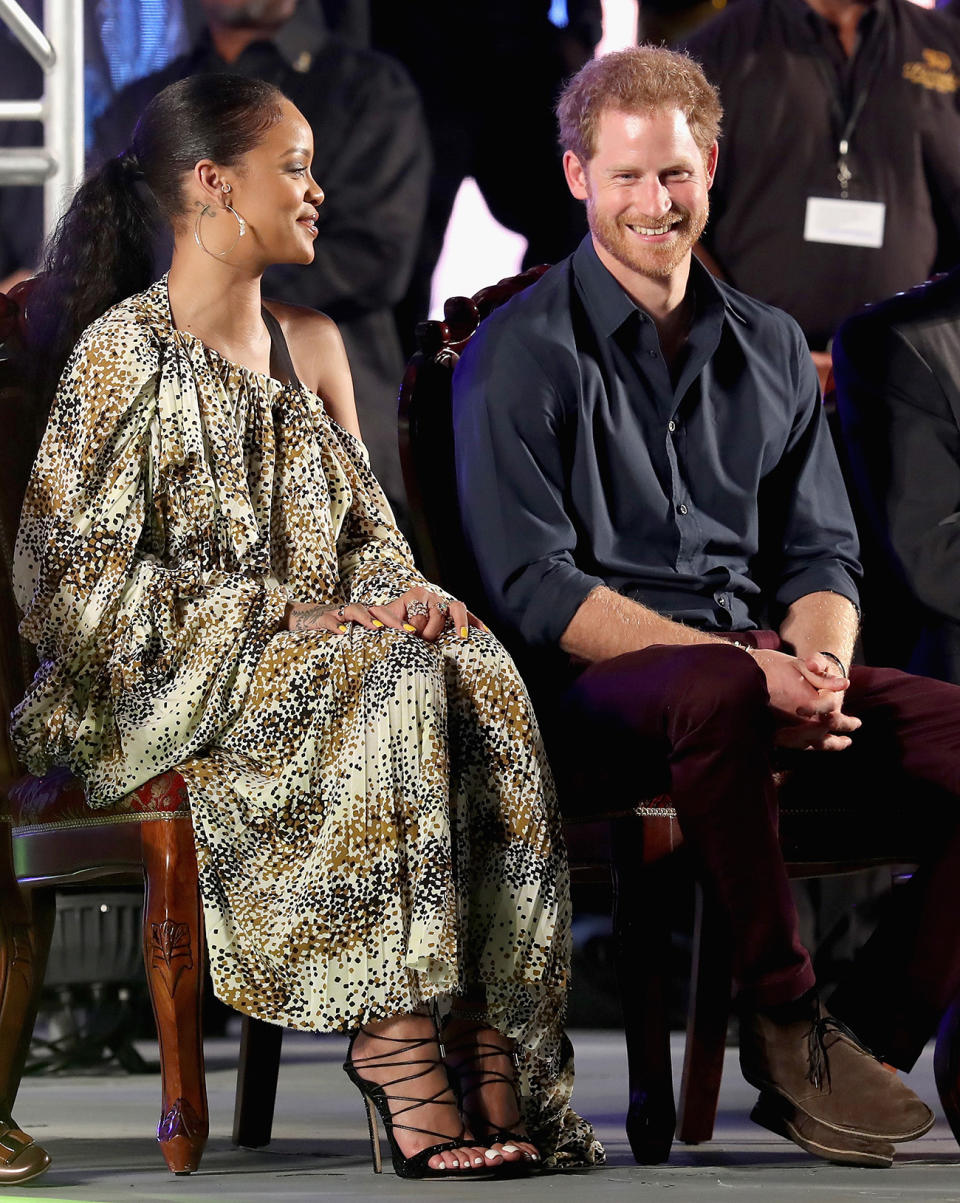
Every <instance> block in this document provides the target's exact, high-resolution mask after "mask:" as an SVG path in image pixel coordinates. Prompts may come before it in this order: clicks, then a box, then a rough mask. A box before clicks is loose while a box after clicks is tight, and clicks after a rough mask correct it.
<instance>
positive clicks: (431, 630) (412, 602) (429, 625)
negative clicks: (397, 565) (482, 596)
mask: <svg viewBox="0 0 960 1203" xmlns="http://www.w3.org/2000/svg"><path fill="white" fill-rule="evenodd" d="M370 613H371V614H373V615H375V616H376V617H377V618H379V619H380V620H381V621H382V622H383V625H384V626H390V627H393V626H400V627H402V628H403V629H404V630H405V631H410V632H411V633H415V634H417V635H420V636H421V638H423V639H426V641H427V642H428V643H433V641H434V640H435V639H437V638H438V637H439V636H440V634H441V632H442V631H443V629H444V627H445V626H447V625H448V624H449V625H450V626H452V627H453V629H454V630H455V631H456V632H457V634H458V635H459V636H460V638H461V639H466V638H467V634H468V632H469V628H470V627H479V628H480V630H481V631H485V630H486V629H487V628H486V627H485V626H484V624H483V623H482V622H481V621H480V619H479V618H477V617H476V615H474V614H471V613H470V611H469V610H468V609H467V607H466V606H465V605H464V604H463V602H460V601H453V600H451V601H447V599H446V598H445V597H441V596H440V595H439V594H438V593H433V592H432V591H431V590H430V589H408V590H407V591H406V593H403V594H401V595H400V597H398V598H397V599H396V600H395V601H392V602H388V603H387V605H385V606H371V607H370Z"/></svg>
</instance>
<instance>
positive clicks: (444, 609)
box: [433, 601, 450, 614]
mask: <svg viewBox="0 0 960 1203" xmlns="http://www.w3.org/2000/svg"><path fill="white" fill-rule="evenodd" d="M433 604H434V605H435V606H436V607H437V609H438V610H439V611H440V613H441V614H447V613H449V610H450V603H449V602H445V601H438V602H434V603H433Z"/></svg>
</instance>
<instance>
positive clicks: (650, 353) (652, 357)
mask: <svg viewBox="0 0 960 1203" xmlns="http://www.w3.org/2000/svg"><path fill="white" fill-rule="evenodd" d="M647 354H648V355H649V356H650V358H651V359H656V358H657V353H656V351H648V352H647Z"/></svg>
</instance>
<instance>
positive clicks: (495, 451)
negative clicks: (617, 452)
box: [453, 323, 604, 646]
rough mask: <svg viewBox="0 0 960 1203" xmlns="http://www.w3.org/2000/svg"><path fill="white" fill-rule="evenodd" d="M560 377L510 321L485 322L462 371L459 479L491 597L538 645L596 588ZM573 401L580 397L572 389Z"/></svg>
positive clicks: (457, 420) (457, 399) (457, 384)
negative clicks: (574, 501)
mask: <svg viewBox="0 0 960 1203" xmlns="http://www.w3.org/2000/svg"><path fill="white" fill-rule="evenodd" d="M564 391H565V390H564V387H563V383H562V381H559V382H558V381H557V380H555V379H553V378H552V377H551V374H550V373H548V372H547V371H546V370H544V368H543V367H542V366H541V364H540V363H539V362H538V361H537V359H536V357H535V356H534V355H533V354H532V353H531V351H530V350H529V348H528V347H527V346H526V345H524V344H523V343H521V342H520V341H519V339H517V338H516V337H514V336H513V335H512V333H511V331H510V329H509V326H507V325H505V324H504V323H498V324H497V330H496V335H495V337H492V336H491V335H490V332H489V330H485V329H483V328H481V330H480V331H479V332H478V333H477V334H476V335H475V336H474V338H473V340H472V341H471V343H470V345H469V346H468V348H467V350H466V351H465V352H464V355H463V357H462V359H461V360H460V363H459V364H458V365H457V370H456V373H455V375H454V399H453V420H454V439H455V446H456V461H457V489H458V493H459V498H460V508H461V513H462V516H463V522H464V528H465V531H466V535H467V539H468V541H469V543H470V547H471V550H472V552H473V555H474V557H475V559H476V561H477V565H478V568H479V571H480V576H481V579H482V581H483V584H484V588H485V590H486V592H487V596H488V599H489V601H490V604H491V605H492V607H493V608H494V610H495V611H496V613H497V615H498V616H499V617H500V619H501V620H503V621H505V622H507V623H508V624H509V625H510V626H511V627H512V628H513V629H515V630H516V631H518V632H519V633H520V635H521V636H522V637H523V639H524V641H525V642H526V643H527V644H529V645H531V646H545V645H555V644H557V643H558V642H559V640H560V637H561V636H562V634H563V632H564V631H565V630H566V628H567V626H568V625H569V623H570V620H571V619H572V618H573V616H574V614H575V613H576V612H577V610H578V609H579V607H580V605H581V603H582V602H583V600H584V598H585V597H586V596H587V594H588V593H590V592H591V590H593V589H595V588H596V587H597V586H598V585H602V584H603V583H604V582H603V580H602V579H601V578H600V577H597V576H591V575H589V574H588V573H585V572H583V571H582V570H581V569H580V568H578V567H577V565H576V563H575V560H574V556H575V551H576V548H577V541H578V538H577V530H576V528H575V526H574V523H573V521H572V520H571V517H570V515H569V514H568V513H567V510H566V508H565V506H564V493H565V489H564V467H563V464H564V448H563V426H564V420H563V419H564V413H563V394H564ZM572 400H573V401H574V403H575V398H573V399H572Z"/></svg>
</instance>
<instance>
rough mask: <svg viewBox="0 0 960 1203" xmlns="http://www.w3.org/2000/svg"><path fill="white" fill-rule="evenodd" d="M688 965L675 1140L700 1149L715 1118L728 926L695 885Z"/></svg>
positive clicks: (726, 1010)
mask: <svg viewBox="0 0 960 1203" xmlns="http://www.w3.org/2000/svg"><path fill="white" fill-rule="evenodd" d="M691 961H692V964H691V972H690V1005H689V1008H688V1011H687V1040H686V1046H685V1049H684V1056H683V1077H682V1079H681V1083H680V1104H679V1107H678V1109H677V1136H678V1137H679V1139H680V1140H682V1141H685V1142H686V1143H687V1144H699V1143H700V1141H703V1140H709V1139H710V1138H711V1137H712V1136H713V1125H714V1121H715V1120H716V1118H717V1100H718V1098H719V1096H720V1078H721V1076H722V1074H723V1054H724V1050H725V1048H726V1043H727V1021H728V1019H729V1017H730V989H731V973H730V938H729V934H728V931H727V925H726V922H725V921H724V919H723V917H722V916H721V915H720V913H719V912H718V910H717V908H716V905H714V904H712V903H711V900H710V898H709V896H705V895H704V890H703V887H702V886H701V884H700V883H699V882H697V885H696V918H695V921H694V928H693V950H692V957H691Z"/></svg>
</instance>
